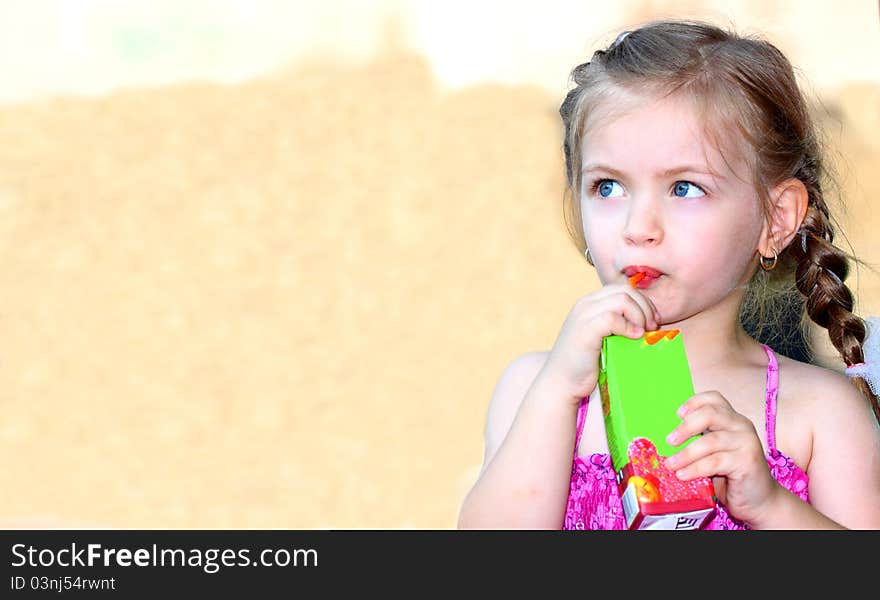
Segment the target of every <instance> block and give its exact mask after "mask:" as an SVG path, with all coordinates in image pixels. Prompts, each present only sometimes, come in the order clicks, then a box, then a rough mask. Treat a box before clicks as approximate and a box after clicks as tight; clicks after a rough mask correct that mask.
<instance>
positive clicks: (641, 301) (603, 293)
mask: <svg viewBox="0 0 880 600" xmlns="http://www.w3.org/2000/svg"><path fill="white" fill-rule="evenodd" d="M620 293H623V294H626V295H627V296H629V297H630V298H632V299H633V300H634V301H635V302H636V304H638V305H639V306H640V307H641V308H642V312H644V313H645V316H646V318H647V319H648V321H649V322H650V323H649V326H648V329H650V330H653V329H657V328H658V327H659V323H660V312H659V311H658V310H657V307H656V306H655V305H654V303H653V302H652V301H651V299H650V298H648V297H647V296H645V295H644V294H642V293H641V292H640V291H639V290H637V289H634V288H632V287H631V286H630V285H629V284H617V283H612V284H608V285H606V286H604V287H603V288H602V290H600V292H598V295H597V296H596V298H607V297H611V296H615V295H617V294H620Z"/></svg>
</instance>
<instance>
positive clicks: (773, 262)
mask: <svg viewBox="0 0 880 600" xmlns="http://www.w3.org/2000/svg"><path fill="white" fill-rule="evenodd" d="M765 258H767V257H766V256H764V255H763V254H762V255H761V258H760V259H759V260H760V261H761V268H762V269H764V270H765V271H772V270H773V269H775V268H776V261H778V260H779V254H778V253H777V252H776V246H773V258H772V259H770V264H767V263H765V262H764V259H765Z"/></svg>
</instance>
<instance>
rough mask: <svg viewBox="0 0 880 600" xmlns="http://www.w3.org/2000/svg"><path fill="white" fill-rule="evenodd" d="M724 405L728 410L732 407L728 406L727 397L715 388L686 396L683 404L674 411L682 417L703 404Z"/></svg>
mask: <svg viewBox="0 0 880 600" xmlns="http://www.w3.org/2000/svg"><path fill="white" fill-rule="evenodd" d="M708 405H713V406H722V407H724V406H726V407H727V408H729V409H730V410H733V408H732V407H731V406H730V402H728V401H727V398H725V397H724V396H722V395H721V393H720V392H717V391H715V390H710V391H707V392H700V393H699V394H694V395H693V396H691V397H690V398H688V399H687V400H686V401H685V403H684V404H682V405H681V406H679V407H678V409H677V410H676V411H675V414H677V415H678V416H679V417H680V418H684V416H685V415H687V414H688V413H691V412H694V411H695V410H697V409H699V408H701V407H703V406H708Z"/></svg>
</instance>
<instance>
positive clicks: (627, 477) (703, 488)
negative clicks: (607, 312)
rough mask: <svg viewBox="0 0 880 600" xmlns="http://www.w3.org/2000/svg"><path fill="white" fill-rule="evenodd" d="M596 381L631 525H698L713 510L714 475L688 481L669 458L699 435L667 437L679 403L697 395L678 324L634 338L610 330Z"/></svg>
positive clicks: (670, 527) (618, 482)
mask: <svg viewBox="0 0 880 600" xmlns="http://www.w3.org/2000/svg"><path fill="white" fill-rule="evenodd" d="M598 383H599V391H600V393H601V396H602V413H603V415H604V418H605V432H606V435H607V436H608V448H609V450H610V452H611V464H612V466H613V467H614V471H615V474H616V476H617V486H618V489H619V491H620V497H621V500H622V502H623V512H624V516H625V518H626V524H627V527H628V528H629V529H699V528H700V527H701V526H702V525H703V524H704V523H705V522H706V521H707V520H708V519H709V517H710V515H711V514H712V513H713V512H714V510H715V491H714V489H713V487H712V480H711V479H709V478H708V477H701V478H698V479H692V480H690V481H682V480H680V479H679V478H678V477H677V476H676V475H675V472H674V471H672V470H670V469H668V468H667V467H666V466H665V461H666V458H667V457H668V456H671V455H672V454H674V453H676V452H678V451H679V450H681V448H683V447H685V446H686V445H687V444H689V443H691V442H692V441H693V440H694V439H695V438H691V439H690V440H687V441H686V442H685V443H684V444H682V445H681V446H677V447H675V446H670V445H669V444H667V443H666V436H667V435H668V434H669V432H671V431H672V430H673V429H675V427H676V426H677V425H678V424H679V423H680V422H681V420H680V419H679V418H678V415H676V410H677V409H678V407H679V406H681V405H682V404H684V402H685V401H686V400H687V399H688V398H690V397H691V396H693V395H694V386H693V381H692V380H691V373H690V367H689V366H688V361H687V355H686V354H685V349H684V343H683V341H682V336H681V335H680V331H679V330H677V329H671V330H660V331H649V332H647V333H646V334H645V335H644V336H642V337H641V338H639V339H635V340H634V339H631V338H628V337H624V336H619V335H611V336H607V337H606V338H605V339H604V340H603V342H602V353H601V355H600V370H599V381H598Z"/></svg>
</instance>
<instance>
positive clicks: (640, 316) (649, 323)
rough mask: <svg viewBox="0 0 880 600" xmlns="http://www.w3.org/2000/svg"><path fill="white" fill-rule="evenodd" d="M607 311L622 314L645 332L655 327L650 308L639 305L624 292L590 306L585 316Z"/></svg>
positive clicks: (631, 296)
mask: <svg viewBox="0 0 880 600" xmlns="http://www.w3.org/2000/svg"><path fill="white" fill-rule="evenodd" d="M607 311H612V312H618V313H620V314H622V315H623V316H625V317H626V318H627V319H628V320H629V321H632V322H633V323H635V324H636V325H639V326H640V327H642V328H644V329H645V331H651V330H653V329H654V328H655V327H656V326H657V322H656V320H655V319H654V318H653V314H652V312H651V307H650V306H648V305H646V304H644V303H641V304H640V303H639V301H638V299H636V298H635V297H633V295H632V294H628V293H626V292H618V293H616V294H613V295H610V296H607V297H605V298H602V299H601V300H599V301H598V302H595V303H594V304H593V305H591V307H590V308H589V313H587V314H592V315H596V314H599V313H603V312H607Z"/></svg>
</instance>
